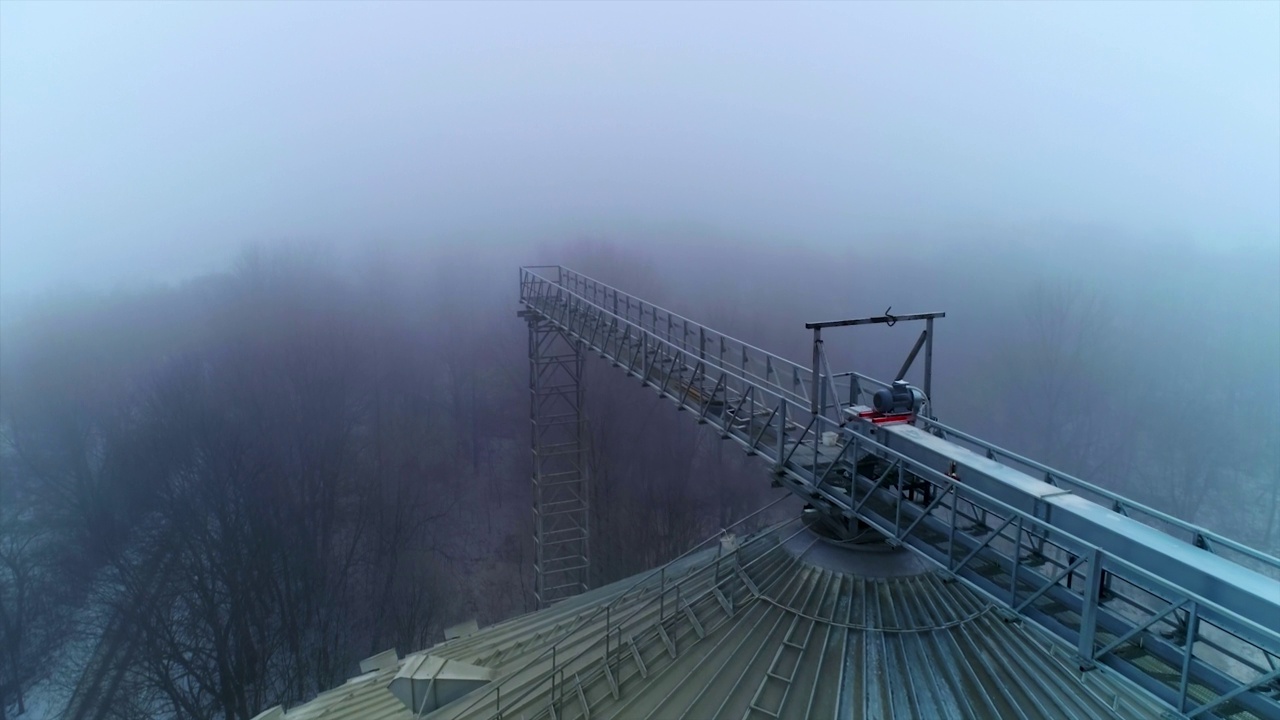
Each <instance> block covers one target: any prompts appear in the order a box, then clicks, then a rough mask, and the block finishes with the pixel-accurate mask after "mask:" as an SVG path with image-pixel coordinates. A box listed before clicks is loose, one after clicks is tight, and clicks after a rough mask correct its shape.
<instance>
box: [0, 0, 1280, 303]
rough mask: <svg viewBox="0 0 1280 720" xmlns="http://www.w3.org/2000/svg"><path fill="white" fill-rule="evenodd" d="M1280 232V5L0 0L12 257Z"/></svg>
mask: <svg viewBox="0 0 1280 720" xmlns="http://www.w3.org/2000/svg"><path fill="white" fill-rule="evenodd" d="M637 225H643V226H650V227H662V226H664V225H671V226H690V227H706V228H714V229H715V230H716V231H717V232H720V233H722V234H727V235H732V234H734V233H740V234H741V235H742V236H743V237H744V239H745V240H747V241H751V242H774V243H776V242H779V241H781V240H782V239H787V238H790V239H795V240H804V241H807V242H833V241H840V242H856V241H857V239H858V238H859V237H870V236H873V235H874V234H875V233H879V232H884V231H897V232H907V233H911V232H916V231H920V232H928V233H933V234H934V235H935V236H938V235H941V236H945V234H946V232H947V229H948V228H953V227H964V226H968V227H987V226H990V227H1004V228H1013V229H1016V231H1018V232H1025V233H1026V234H1027V237H1028V240H1027V241H1028V242H1033V241H1034V236H1035V233H1036V229H1037V228H1041V229H1043V228H1046V227H1086V228H1087V227H1092V228H1106V229H1107V231H1108V232H1112V231H1114V232H1116V233H1118V234H1120V235H1123V236H1125V237H1131V238H1135V239H1136V240H1135V241H1138V242H1158V241H1159V240H1161V239H1164V238H1172V239H1179V240H1190V241H1193V242H1196V243H1200V244H1203V245H1206V246H1229V247H1236V246H1240V245H1264V246H1268V247H1271V246H1276V247H1280V3H1276V2H1261V1H1259V2H1246V3H1239V4H1227V3H1203V4H1190V3H1182V4H1162V3H1156V2H1139V3H1133V4H1122V3H1114V2H1088V3H1081V4H1051V3H1047V2H1034V3H1019V4H1013V3H1009V4H962V3H951V2H947V3H939V4H930V3H924V2H911V3H900V4H895V5H879V4H872V3H841V4H826V5H794V4H788V5H766V4H758V3H752V4H730V3H713V4H674V3H661V4H646V5H626V4H620V3H612V2H611V3H597V4H587V3H572V4H556V5H542V4H528V3H521V4H513V5H505V4H485V3H477V4H469V5H447V4H442V3H409V2H397V3H389V4H384V5H374V4H368V3H364V4H359V5H356V4H341V3H336V2H331V3H298V2H290V3H286V2H277V3H269V4H251V3H247V2H210V3H201V4H197V3H160V2H152V3H144V4H130V5H117V4H111V3H107V2H92V3H87V4H77V3H72V2H55V3H30V4H28V3H21V2H10V1H8V0H5V1H4V2H0V285H3V290H4V291H6V292H19V291H24V290H28V289H37V288H41V287H46V286H48V285H51V284H53V285H65V284H88V285H99V286H100V285H111V284H115V283H119V282H126V281H136V280H144V279H151V278H166V279H167V278H172V277H178V276H182V275H186V274H191V273H196V272H201V271H205V270H208V269H213V268H215V267H218V266H220V265H222V264H224V263H225V261H226V260H227V259H228V258H229V257H230V255H231V254H232V253H233V252H234V251H235V250H236V249H237V248H238V247H240V246H241V245H243V244H244V243H245V242H247V241H259V240H265V241H271V240H276V239H282V238H287V239H306V238H312V239H323V240H328V241H336V242H352V241H357V240H365V239H379V240H396V241H401V242H404V241H412V242H424V243H425V242H428V241H429V240H431V239H433V238H434V239H440V238H450V239H452V240H454V241H456V240H457V239H460V238H466V239H467V240H469V241H472V242H476V243H494V242H498V241H500V240H504V239H510V238H513V237H520V236H522V234H526V233H527V234H528V235H529V236H531V237H532V236H535V235H538V236H541V235H545V234H547V233H561V232H563V233H570V234H572V233H584V232H596V233H605V234H608V233H610V232H611V231H613V230H614V229H620V228H624V227H633V226H637Z"/></svg>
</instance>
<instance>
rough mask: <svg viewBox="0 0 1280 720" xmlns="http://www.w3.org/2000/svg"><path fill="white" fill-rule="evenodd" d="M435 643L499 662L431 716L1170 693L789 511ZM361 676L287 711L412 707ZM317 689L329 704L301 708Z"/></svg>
mask: <svg viewBox="0 0 1280 720" xmlns="http://www.w3.org/2000/svg"><path fill="white" fill-rule="evenodd" d="M428 652H429V653H430V654H431V655H433V656H437V657H440V658H449V659H455V660H461V661H463V662H467V663H471V664H474V665H478V666H482V667H488V668H491V669H492V670H494V672H495V673H496V676H497V679H496V680H495V681H494V682H492V683H490V684H488V685H487V686H485V687H484V688H482V689H480V690H477V691H475V692H473V693H471V694H470V695H468V696H466V697H463V698H461V699H460V700H458V701H456V702H454V703H452V704H450V705H446V706H445V707H442V708H440V709H438V710H436V711H435V712H433V713H431V714H429V715H427V716H426V717H428V718H432V719H441V720H443V719H445V718H450V719H452V718H491V717H495V716H497V715H498V713H499V712H500V713H501V716H502V717H507V718H513V717H530V718H533V717H550V716H551V712H550V711H551V709H552V708H553V706H554V710H555V713H554V717H556V718H559V719H564V718H586V717H596V718H599V717H615V716H618V717H629V718H630V717H635V718H646V717H648V718H674V717H719V716H726V717H727V716H732V717H760V718H770V717H783V718H791V717H809V716H813V717H840V718H845V717H847V718H864V717H866V718H879V717H894V718H912V717H919V718H952V717H954V718H973V717H977V718H986V717H1001V718H1004V717H1010V718H1099V717H1115V718H1134V717H1158V716H1159V715H1160V714H1161V712H1162V711H1163V710H1164V709H1165V708H1163V706H1160V705H1158V704H1156V703H1155V702H1154V701H1153V700H1151V699H1150V698H1149V696H1147V695H1145V694H1144V693H1142V692H1141V691H1140V690H1138V689H1137V688H1135V687H1133V686H1132V685H1130V684H1129V683H1128V682H1127V681H1124V680H1121V679H1119V678H1117V677H1115V676H1113V675H1111V674H1110V673H1109V671H1107V670H1105V669H1097V670H1093V671H1091V672H1088V673H1081V672H1080V671H1079V670H1078V669H1077V668H1076V667H1075V664H1074V659H1073V658H1074V652H1073V651H1072V650H1070V649H1068V648H1064V647H1062V646H1060V645H1058V644H1056V641H1055V640H1052V639H1051V638H1050V637H1049V636H1048V635H1047V634H1044V633H1041V632H1039V631H1037V630H1036V629H1035V628H1034V627H1031V626H1029V625H1027V624H1026V623H1023V622H1010V621H1007V620H1006V618H1005V617H1004V616H1003V615H1002V614H1001V613H1000V612H999V611H998V610H997V609H996V608H994V607H992V606H991V605H990V604H988V603H987V602H986V601H985V600H984V599H983V598H982V597H981V596H980V595H978V594H977V593H975V592H974V591H972V590H970V589H969V588H968V587H967V586H965V585H963V584H961V583H958V582H947V581H946V580H945V579H944V578H943V576H942V575H940V574H938V573H936V572H933V571H932V570H930V569H928V568H927V567H925V566H923V565H922V564H921V561H919V560H918V559H917V558H916V557H915V556H913V555H910V554H908V553H907V552H906V551H901V550H889V549H887V548H884V547H871V548H868V547H864V548H859V549H851V548H843V547H834V546H832V545H829V544H827V543H826V542H825V541H823V540H820V539H819V538H818V537H817V536H815V535H813V534H812V533H810V532H809V531H808V530H807V529H804V528H802V527H799V526H798V525H797V524H795V523H789V524H786V525H784V526H782V527H777V528H774V529H772V530H769V531H765V532H762V533H759V534H757V535H755V536H754V537H752V538H751V539H750V540H748V541H747V542H746V543H744V544H743V545H742V547H741V548H740V549H738V550H736V551H730V552H725V551H724V550H722V549H720V548H717V549H713V550H709V551H705V552H701V553H698V554H696V555H693V556H691V557H688V558H685V559H683V560H681V561H679V562H677V563H673V564H671V565H668V566H666V567H664V568H660V569H658V570H655V571H653V572H652V573H649V574H646V575H642V576H640V577H639V578H632V579H629V580H626V581H623V582H620V583H615V584H613V585H611V586H608V587H605V588H601V589H598V590H595V591H592V592H590V593H586V594H584V595H581V596H578V597H575V598H572V599H570V600H567V601H565V602H563V603H561V604H559V605H556V606H555V607H552V608H549V609H547V610H544V611H540V612H536V613H531V614H528V615H524V616H520V617H517V618H514V619H512V620H509V621H506V622H503V623H500V624H498V625H494V626H491V627H489V628H485V629H483V630H481V631H479V632H477V633H475V634H472V635H469V636H466V637H462V638H458V639H455V640H452V641H449V642H446V643H443V644H441V645H438V646H436V647H435V648H432V649H431V650H429V651H428ZM371 675H372V676H373V677H370V676H362V678H358V679H357V680H353V681H351V682H349V683H348V684H347V685H349V686H350V685H353V683H355V684H356V685H358V687H353V688H352V689H350V690H348V696H347V697H346V698H345V699H337V698H336V696H333V695H332V693H326V695H322V696H321V697H320V698H317V699H316V700H315V701H313V702H312V703H308V704H307V705H305V706H301V707H299V708H296V709H294V710H291V711H289V712H288V713H286V716H285V717H286V718H289V719H290V720H292V719H293V718H320V717H324V718H337V717H368V718H408V717H410V715H409V713H408V711H407V710H405V709H404V708H403V706H401V707H399V708H398V713H399V714H397V709H396V708H394V707H392V706H390V704H389V703H387V704H385V705H383V704H378V705H377V707H378V708H380V709H379V710H377V711H376V712H381V713H383V714H375V710H374V707H375V701H374V698H375V697H378V698H380V699H381V698H389V699H390V702H391V703H396V704H397V705H398V704H399V703H398V702H397V701H395V699H394V698H393V697H392V696H391V694H390V693H389V692H387V691H386V690H385V687H386V684H387V683H388V682H389V681H390V679H391V677H392V676H393V675H394V673H393V672H391V673H373V674H371ZM369 686H372V687H369ZM344 687H347V686H344ZM379 689H380V690H381V694H380V695H379V692H378V691H379ZM341 690H342V688H339V689H338V690H337V691H332V692H340V691H341ZM322 700H324V703H323V704H324V705H325V707H326V708H327V710H323V711H321V712H320V714H315V713H313V712H312V711H311V710H308V709H307V708H309V707H310V706H311V705H313V704H315V703H321V701H322ZM344 703H347V704H350V705H351V706H352V708H356V706H359V708H363V710H357V709H352V710H347V709H346V704H344ZM384 707H385V708H386V709H385V710H383V709H381V708H384ZM324 713H330V714H324Z"/></svg>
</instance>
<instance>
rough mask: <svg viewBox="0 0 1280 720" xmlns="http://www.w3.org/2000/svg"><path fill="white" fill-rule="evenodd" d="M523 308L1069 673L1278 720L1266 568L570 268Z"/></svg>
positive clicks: (533, 282) (1190, 710) (1276, 597)
mask: <svg viewBox="0 0 1280 720" xmlns="http://www.w3.org/2000/svg"><path fill="white" fill-rule="evenodd" d="M520 300H521V302H522V303H523V304H524V305H525V308H526V310H525V311H526V312H528V313H532V314H535V315H537V316H539V317H540V318H541V319H544V320H545V321H547V322H550V323H552V324H554V325H555V326H556V327H558V328H559V329H561V330H562V331H563V332H564V333H566V335H568V336H571V337H573V338H575V339H576V340H578V341H580V342H582V343H583V344H584V345H585V347H586V348H587V349H588V350H589V351H591V352H594V353H597V354H598V355H599V356H601V357H602V358H605V359H607V360H608V361H610V362H611V363H612V364H613V365H615V366H617V367H619V368H621V369H622V370H623V371H624V372H626V373H627V374H629V375H631V376H632V377H636V378H639V379H640V380H641V382H642V383H643V384H644V385H646V386H648V387H651V388H653V389H656V390H657V391H658V393H659V394H660V395H662V396H664V397H667V398H669V399H670V400H672V401H674V402H675V403H676V404H677V405H678V406H679V407H680V409H683V410H688V411H691V412H692V413H693V414H694V416H695V417H696V419H697V422H698V423H699V424H708V425H711V426H713V427H715V428H716V429H717V430H718V431H719V432H720V435H721V437H723V438H725V439H732V440H734V441H736V442H738V443H739V444H741V445H742V446H743V447H745V448H746V450H747V452H748V453H751V454H755V455H759V456H761V458H762V459H764V460H766V461H767V462H768V463H769V464H770V465H771V466H772V468H773V471H774V473H775V477H776V479H777V481H778V482H779V483H780V484H782V485H784V486H785V487H787V488H788V489H790V490H791V491H792V492H793V493H795V494H796V495H798V496H800V497H802V498H804V500H805V501H806V502H808V503H809V504H811V505H813V506H815V507H817V508H818V509H820V510H821V511H823V512H825V513H826V514H828V515H829V516H835V517H840V518H845V519H846V520H847V521H849V522H852V521H854V520H856V521H858V522H862V523H865V524H867V525H870V526H872V527H874V528H875V529H876V530H878V531H879V532H880V533H882V534H884V535H885V536H886V537H888V538H890V540H891V541H892V542H895V543H900V544H902V545H905V546H907V547H909V548H911V549H913V550H915V551H916V552H917V553H919V554H920V555H923V556H924V557H926V558H929V559H930V560H932V561H934V562H935V563H937V564H938V565H940V566H942V567H943V568H944V569H945V572H947V573H949V574H950V575H951V576H953V577H955V578H956V579H958V580H960V581H963V582H965V583H967V584H969V585H971V586H973V587H975V588H977V589H979V590H981V591H983V592H984V593H986V594H988V595H990V596H991V597H992V598H993V599H994V600H995V601H997V602H998V603H999V604H1000V605H1002V606H1003V607H1004V608H1005V609H1006V610H1007V611H1008V612H1009V613H1010V616H1011V617H1014V618H1016V617H1026V618H1028V619H1031V620H1033V621H1035V622H1036V623H1038V624H1040V625H1041V626H1042V627H1044V628H1046V629H1047V630H1049V631H1050V632H1052V633H1054V634H1056V635H1058V636H1059V637H1060V638H1061V639H1062V640H1064V641H1066V642H1068V643H1070V644H1071V645H1072V646H1074V647H1076V648H1077V652H1078V655H1079V662H1080V665H1081V667H1082V668H1084V669H1087V668H1090V667H1094V666H1097V665H1105V666H1108V667H1110V668H1112V669H1114V670H1115V671H1117V672H1119V673H1121V674H1123V675H1125V676H1126V677H1128V678H1130V679H1131V680H1133V681H1134V682H1135V683H1137V684H1138V685H1140V686H1142V687H1143V688H1145V689H1147V690H1148V691H1149V692H1151V693H1152V694H1153V695H1155V696H1156V697H1158V698H1160V699H1161V700H1162V701H1164V702H1166V703H1167V704H1168V705H1169V706H1170V707H1171V708H1172V709H1173V710H1174V711H1176V712H1177V713H1180V714H1184V715H1186V716H1188V717H1196V716H1228V715H1234V714H1238V713H1241V712H1250V713H1253V714H1255V715H1258V716H1260V717H1280V702H1277V677H1280V676H1278V674H1277V668H1278V667H1280V660H1278V659H1277V658H1278V656H1280V627H1278V626H1280V581H1277V579H1276V578H1277V577H1280V561H1278V560H1276V559H1275V558H1273V557H1271V556H1268V555H1266V554H1264V553H1260V552H1258V551H1256V550H1252V549H1250V548H1247V547H1245V546H1242V545H1240V544H1239V543H1235V542H1233V541H1231V540H1229V539H1227V538H1224V537H1221V536H1218V535H1215V534H1213V533H1211V532H1209V531H1207V530H1205V529H1203V528H1200V527H1197V526H1194V525H1192V524H1190V523H1185V522H1182V521H1179V520H1177V519H1175V518H1172V517H1169V516H1167V515H1164V514H1162V513H1159V512H1158V511H1155V510H1152V509H1150V508H1146V507H1144V506H1142V505H1141V504H1139V503H1135V502H1132V501H1129V500H1127V499H1125V498H1123V497H1121V496H1119V495H1116V494H1114V493H1111V492H1110V491H1107V490H1105V489H1102V488H1099V487H1097V486H1094V485H1091V484H1089V483H1086V482H1084V481H1082V480H1079V479H1077V478H1073V477H1071V476H1068V475H1066V474H1064V473H1059V472H1057V471H1054V470H1052V469H1051V468H1047V467H1045V466H1043V465H1039V464H1037V463H1035V462H1033V461H1031V460H1028V459H1026V458H1022V457H1020V456H1017V455H1015V454H1013V453H1010V452H1008V451H1005V450H1003V449H1001V448H999V447H997V446H995V445H992V444H989V443H985V442H984V441H982V440H980V439H978V438H975V437H973V436H970V435H966V434H964V433H962V432H960V431H958V430H955V429H953V428H950V427H948V426H946V425H943V424H942V423H940V422H937V421H936V420H924V419H921V421H920V422H919V423H918V424H919V425H920V427H917V425H915V424H910V423H900V424H896V425H879V424H876V423H874V422H871V421H870V420H867V419H864V418H860V417H858V416H857V414H856V413H849V412H848V411H849V410H850V409H851V408H853V407H855V406H860V405H864V404H869V403H868V402H867V400H868V399H869V396H870V394H871V393H873V392H874V391H875V390H878V389H880V388H883V387H886V384H885V383H882V382H879V381H877V380H874V379H872V378H869V377H866V376H863V375H860V374H856V373H843V374H841V375H839V376H835V375H827V374H824V375H818V376H816V377H815V375H814V373H813V371H812V370H811V369H810V368H806V367H802V366H800V365H799V364H797V363H794V362H791V361H789V360H786V359H784V358H781V357H779V356H777V355H773V354H771V353H768V352H765V351H764V350H761V349H759V348H757V347H754V346H751V345H748V344H746V343H743V342H741V341H739V340H736V339H733V338H730V337H728V336H726V335H724V334H722V333H719V332H716V331H714V330H712V329H710V328H707V327H705V326H703V325H700V324H697V323H694V322H693V321H690V320H688V319H687V318H684V317H682V316H679V315H676V314H674V313H671V312H669V311H666V310H664V309H662V308H660V307H657V306H655V305H653V304H651V303H648V302H645V301H643V300H640V299H638V298H635V297H633V296H630V295H627V294H625V293H623V292H621V291H619V290H616V289H615V288H612V287H609V286H607V285H604V284H602V283H599V282H597V281H594V280H591V279H589V278H586V277H583V276H582V275H579V274H577V273H575V272H573V271H571V270H568V269H567V268H562V267H558V266H550V267H539V268H522V269H521V272H520ZM903 317H904V318H905V317H906V316H903ZM814 398H820V400H818V401H816V402H815V400H814ZM815 407H816V408H817V410H818V412H816V413H815V412H814V411H813V410H814V408H815ZM1099 502H1103V503H1105V506H1104V505H1101V504H1099ZM1140 519H1141V520H1147V521H1148V522H1153V523H1158V524H1160V525H1161V526H1162V527H1164V528H1168V529H1169V531H1170V532H1162V531H1161V530H1158V529H1156V528H1155V527H1152V526H1151V525H1148V524H1146V523H1144V522H1141V521H1140ZM1213 550H1216V551H1218V552H1217V553H1215V552H1212V551H1213ZM1218 553H1221V554H1218Z"/></svg>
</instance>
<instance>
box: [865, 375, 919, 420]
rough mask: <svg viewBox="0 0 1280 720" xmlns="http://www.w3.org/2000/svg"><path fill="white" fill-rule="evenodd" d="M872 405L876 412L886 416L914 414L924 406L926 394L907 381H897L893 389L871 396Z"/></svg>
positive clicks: (889, 388)
mask: <svg viewBox="0 0 1280 720" xmlns="http://www.w3.org/2000/svg"><path fill="white" fill-rule="evenodd" d="M871 404H872V406H873V407H875V410H876V412H878V413H883V414H885V415H900V414H902V413H913V412H916V411H917V410H919V409H920V406H921V405H923V404H924V393H922V392H920V391H919V390H917V389H916V388H913V387H911V386H910V385H909V384H907V381H906V380H895V381H894V382H893V386H892V387H888V388H884V389H882V390H877V391H876V393H875V395H872V396H871Z"/></svg>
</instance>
